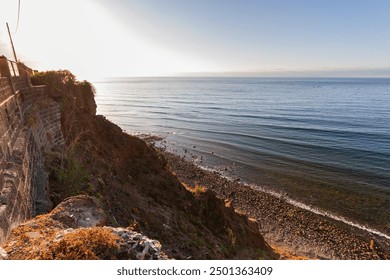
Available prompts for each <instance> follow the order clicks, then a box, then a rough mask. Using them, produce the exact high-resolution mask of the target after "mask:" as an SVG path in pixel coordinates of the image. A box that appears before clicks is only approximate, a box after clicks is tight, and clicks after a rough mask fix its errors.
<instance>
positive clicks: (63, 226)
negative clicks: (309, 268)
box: [0, 195, 168, 260]
mask: <svg viewBox="0 0 390 280" xmlns="http://www.w3.org/2000/svg"><path fill="white" fill-rule="evenodd" d="M106 222H107V216H106V214H105V213H104V211H103V210H102V209H101V208H100V207H99V206H98V201H97V200H96V199H94V198H92V197H88V196H85V195H79V196H74V197H70V198H68V199H66V200H65V201H63V202H62V203H60V204H59V205H58V206H57V207H56V208H54V209H53V210H52V211H51V212H50V213H48V214H45V215H40V216H38V217H36V218H34V219H32V220H29V221H27V222H26V223H24V224H22V225H20V226H18V227H17V228H15V229H14V230H13V231H12V233H11V235H10V236H9V238H8V240H7V241H6V242H5V243H4V244H2V246H3V248H1V247H0V260H1V259H11V260H31V259H36V260H99V259H100V260H104V259H111V260H118V259H122V260H126V259H132V260H137V259H138V260H144V259H149V260H156V259H158V260H164V259H168V258H167V256H166V255H165V254H164V252H162V250H161V244H160V242H159V241H157V240H152V239H149V238H148V237H147V236H144V235H142V234H140V233H138V232H135V231H133V230H132V229H131V228H121V227H107V226H104V225H105V223H106Z"/></svg>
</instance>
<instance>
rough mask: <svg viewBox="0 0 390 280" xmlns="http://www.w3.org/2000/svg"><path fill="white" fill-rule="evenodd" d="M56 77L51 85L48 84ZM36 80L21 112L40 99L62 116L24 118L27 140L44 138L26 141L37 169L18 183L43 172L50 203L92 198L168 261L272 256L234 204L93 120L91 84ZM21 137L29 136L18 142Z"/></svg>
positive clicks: (66, 76)
mask: <svg viewBox="0 0 390 280" xmlns="http://www.w3.org/2000/svg"><path fill="white" fill-rule="evenodd" d="M58 75H59V76H58ZM48 77H51V78H50V79H49V80H48ZM53 79H54V81H56V82H54V83H50V82H49V81H53ZM33 81H34V82H35V83H43V84H47V85H48V87H40V88H33V89H31V88H30V89H29V90H28V92H27V94H22V96H24V97H23V98H25V99H23V98H20V100H21V101H20V102H21V103H20V104H21V105H20V106H19V107H20V108H21V109H20V110H21V111H20V112H22V111H23V110H24V109H23V104H37V103H36V101H33V102H31V101H29V100H32V98H36V96H37V95H39V96H41V95H42V98H43V99H42V100H45V102H44V104H46V105H47V110H48V111H49V112H54V111H55V110H54V109H53V108H54V107H55V108H58V111H57V109H56V112H60V116H58V115H57V113H56V114H55V115H56V117H55V118H54V115H52V117H50V118H49V120H51V122H50V121H48V122H47V124H48V123H51V125H47V124H46V125H45V121H44V120H45V118H44V117H45V116H46V113H43V112H44V111H42V110H41V109H42V108H46V107H44V106H43V105H42V108H37V109H36V110H35V111H34V110H32V111H31V112H32V114H33V115H34V114H35V116H39V118H33V120H34V122H32V123H31V124H30V125H28V124H27V123H26V122H27V120H28V119H29V118H27V117H26V115H27V116H29V115H28V114H26V112H25V113H23V114H21V119H23V120H24V122H23V123H24V125H23V127H28V129H27V130H28V131H33V129H35V131H37V132H36V133H32V132H31V134H37V136H39V137H38V138H39V139H43V140H39V141H38V140H34V139H35V138H34V136H30V137H32V138H31V139H32V140H31V141H32V142H33V143H34V145H35V146H34V147H35V148H34V149H33V150H32V152H30V153H29V154H26V153H24V154H23V153H22V154H21V156H20V158H21V160H22V161H24V162H25V163H24V165H23V166H30V165H31V158H32V157H33V156H32V155H37V154H38V155H39V156H36V157H37V158H39V164H37V166H39V168H40V169H36V168H35V169H34V168H30V169H28V170H26V171H23V172H24V173H23V174H27V176H26V175H23V176H25V177H23V178H41V177H39V176H38V175H39V174H40V173H39V172H38V171H33V170H42V174H44V175H42V178H44V179H43V181H44V182H48V185H47V184H46V183H45V184H44V185H45V187H44V188H40V189H41V190H47V192H45V193H46V194H47V195H49V197H50V201H52V202H53V204H54V205H57V204H60V203H61V202H62V201H63V200H64V199H66V198H67V197H69V196H74V195H88V196H90V197H94V198H95V199H96V200H97V201H98V202H99V205H100V206H101V208H102V209H103V211H104V212H105V213H106V222H107V226H110V227H111V228H118V227H119V228H126V229H127V230H131V231H134V232H140V233H141V234H142V235H146V236H148V237H150V238H151V239H157V240H159V242H161V244H162V247H163V250H164V252H165V253H166V255H167V256H168V257H169V258H177V259H235V258H239V259H257V258H267V259H269V258H277V255H276V254H275V253H274V252H273V251H272V250H271V249H270V248H269V246H268V245H267V244H266V243H265V241H264V239H263V237H262V236H261V235H260V234H259V231H258V225H257V223H256V222H254V221H251V220H248V219H247V218H246V217H245V216H244V215H241V214H238V213H236V212H235V210H234V208H233V207H232V206H229V205H225V202H224V201H223V200H220V199H218V198H216V197H215V195H214V194H213V193H211V192H210V191H201V192H191V191H188V190H187V189H186V188H185V187H184V186H183V185H182V184H181V182H179V180H178V179H177V177H176V176H174V175H173V174H171V173H170V172H169V171H168V169H167V168H166V166H165V165H166V163H165V160H164V158H163V157H162V156H161V155H160V154H159V152H158V151H156V150H155V149H154V148H153V147H151V146H148V145H147V144H146V143H145V142H144V141H142V140H140V139H138V138H136V137H133V136H130V135H127V134H126V133H124V132H123V131H122V130H121V129H120V128H119V127H118V126H116V125H115V124H113V123H111V122H109V121H108V120H106V119H105V117H103V116H97V115H96V104H95V101H94V94H93V87H92V86H91V85H90V84H89V83H88V82H78V81H76V80H75V78H74V76H73V75H71V74H70V73H69V72H66V71H62V72H60V73H59V74H57V75H56V74H55V72H51V73H46V74H41V76H39V75H38V78H34V79H33ZM38 91H39V94H37V93H38ZM20 93H23V92H22V91H21V92H20ZM43 96H44V97H43ZM41 103H42V102H41ZM54 103H56V106H57V107H56V106H54ZM29 108H31V106H30V107H29ZM24 111H26V110H24ZM47 114H48V115H50V114H49V113H47ZM40 123H42V125H40ZM48 128H49V129H48ZM59 129H61V133H59ZM51 131H53V133H52V132H51ZM47 132H49V133H47ZM62 135H63V136H62ZM23 139H29V138H25V136H23ZM27 150H28V149H27ZM30 150H31V149H30ZM43 161H44V162H45V166H43ZM2 170H3V169H2ZM21 170H22V169H21ZM35 172H37V173H36V174H38V175H36V176H35V177H34V176H33V175H29V174H35ZM3 173H4V172H3ZM45 174H48V175H49V176H46V175H45ZM37 176H38V177H37ZM47 178H48V181H47ZM34 180H35V181H34ZM34 180H32V179H31V182H30V183H29V185H28V186H29V187H28V188H29V189H30V194H31V193H33V192H34V191H31V190H33V189H34V188H36V187H34V186H35V184H36V182H37V180H38V181H39V179H34ZM21 185H23V184H21ZM23 186H25V185H23ZM46 186H48V188H47V187H46ZM25 188H26V187H25ZM35 192H36V193H39V192H38V191H35ZM25 193H26V194H27V192H25ZM15 197H17V195H15ZM33 197H34V196H33V195H31V196H30V200H28V199H26V203H25V205H26V207H30V208H29V209H30V210H29V211H30V212H28V214H26V215H24V216H21V217H20V218H19V219H18V220H17V222H16V223H20V222H21V221H22V220H25V219H27V218H29V217H31V216H33V210H32V209H37V206H36V205H38V204H39V203H38V202H37V201H39V200H37V199H33ZM43 197H45V196H44V195H43ZM33 201H36V202H35V204H34V202H33ZM45 201H49V200H45ZM43 204H45V203H43ZM33 205H35V206H33ZM7 209H8V208H7ZM9 209H10V208H9ZM7 211H8V210H7ZM15 211H16V210H15ZM21 212H23V211H21ZM24 212H26V211H24ZM7 213H8V212H7ZM12 213H13V212H12ZM8 217H9V214H8ZM36 219H42V218H41V216H38V217H37V218H35V220H36ZM36 222H37V220H36ZM36 222H35V223H36ZM16 223H14V224H12V225H15V224H16ZM32 223H34V220H33V221H32ZM11 227H12V226H11V224H8V225H7V226H6V230H5V231H6V232H8V233H9V229H10V228H11ZM2 228H5V227H2ZM93 228H96V226H94V227H93ZM93 228H92V229H93ZM114 231H115V230H114ZM21 234H25V230H23V226H22V227H19V228H15V229H14V230H13V232H12V235H11V236H12V238H15V236H18V235H19V236H20V235H21ZM40 234H41V233H40ZM126 234H127V233H126ZM5 235H6V234H4V233H3V236H5ZM33 235H35V234H33ZM80 236H83V234H82V233H80ZM6 244H9V243H6ZM67 246H71V245H70V244H67ZM91 246H92V245H91ZM6 248H8V249H7V250H8V252H7V254H8V255H9V256H11V258H12V254H10V252H9V250H11V251H12V250H15V248H13V249H12V248H11V247H9V246H8V247H6ZM10 248H11V249H10ZM20 254H22V253H20ZM31 258H33V257H31ZM124 258H126V257H124Z"/></svg>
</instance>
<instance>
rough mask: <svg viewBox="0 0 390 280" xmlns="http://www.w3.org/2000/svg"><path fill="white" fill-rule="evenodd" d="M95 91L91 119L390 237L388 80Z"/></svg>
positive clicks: (135, 83) (244, 81)
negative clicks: (158, 140) (154, 138)
mask: <svg viewBox="0 0 390 280" xmlns="http://www.w3.org/2000/svg"><path fill="white" fill-rule="evenodd" d="M95 86H96V88H97V92H98V93H97V96H96V101H97V104H98V113H99V114H102V115H105V116H107V117H108V118H109V119H110V120H112V121H113V122H115V123H117V124H119V125H120V126H121V127H122V128H123V129H125V130H126V131H128V132H129V133H133V134H134V133H135V134H137V133H138V134H140V133H141V134H145V133H149V134H154V135H160V136H163V137H164V138H165V141H166V142H167V143H166V144H167V146H168V149H169V150H171V151H174V152H177V153H180V154H181V155H183V156H185V157H186V158H187V159H188V160H195V161H197V162H198V163H199V164H201V165H202V166H204V167H208V168H211V169H215V170H218V171H222V173H223V174H225V175H227V176H229V177H231V178H240V179H242V180H244V181H245V182H247V183H249V184H254V185H256V186H265V187H267V188H270V189H272V190H276V191H277V192H278V193H281V192H282V193H284V192H285V193H287V194H288V195H289V196H291V198H293V199H294V200H296V201H301V202H304V203H305V204H306V205H307V206H308V207H309V206H310V207H312V208H316V209H322V210H324V211H326V212H327V213H329V214H334V215H337V216H341V217H344V218H347V219H348V220H350V221H353V222H356V223H358V224H361V225H364V226H367V227H369V228H372V229H377V230H380V231H383V232H384V233H386V234H387V235H388V234H389V224H388V221H389V218H390V213H389V209H388V205H389V203H390V184H389V183H390V176H389V174H390V109H389V108H390V79H367V78H366V79H356V78H355V79H351V78H349V79H346V78H343V79H340V78H339V79H336V78H333V79H329V78H328V79H318V78H317V79H313V78H311V79H308V78H306V79H303V78H143V79H136V78H128V79H119V78H118V79H108V80H105V81H100V82H96V83H95ZM164 143H165V142H164ZM377 213H381V215H377Z"/></svg>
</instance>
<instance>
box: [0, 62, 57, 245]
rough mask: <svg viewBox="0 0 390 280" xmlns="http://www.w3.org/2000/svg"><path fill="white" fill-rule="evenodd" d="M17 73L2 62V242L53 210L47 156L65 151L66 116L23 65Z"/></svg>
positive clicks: (0, 146) (0, 89) (0, 193)
mask: <svg viewBox="0 0 390 280" xmlns="http://www.w3.org/2000/svg"><path fill="white" fill-rule="evenodd" d="M18 68H19V70H21V69H22V71H19V76H14V75H12V74H11V72H10V69H9V63H8V61H7V59H6V58H4V57H0V70H1V75H0V135H1V140H0V243H1V242H2V241H4V239H5V238H6V237H7V235H8V234H9V232H10V230H11V229H12V228H13V227H15V226H17V225H19V224H20V223H22V222H23V221H25V220H26V219H29V218H31V217H33V216H35V215H37V214H41V213H44V212H47V211H49V210H51V203H50V200H49V198H48V192H47V185H48V177H47V172H46V171H45V166H44V155H45V153H46V152H50V151H52V150H53V149H59V150H60V149H61V148H62V146H63V143H64V139H63V136H62V132H61V122H60V117H61V112H60V107H59V105H58V103H57V102H55V101H54V100H52V99H51V98H50V97H49V90H48V88H47V87H45V86H39V87H32V86H31V84H30V82H29V75H30V73H29V72H28V71H26V70H25V69H27V70H28V68H27V67H25V66H23V65H22V66H19V65H18Z"/></svg>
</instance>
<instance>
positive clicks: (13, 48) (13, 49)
mask: <svg viewBox="0 0 390 280" xmlns="http://www.w3.org/2000/svg"><path fill="white" fill-rule="evenodd" d="M6 24H7V29H8V35H9V39H10V41H11V45H12V51H13V52H14V57H15V62H18V58H17V56H16V52H15V47H14V42H13V41H12V36H11V32H10V31H9V26H8V22H7V23H6Z"/></svg>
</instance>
